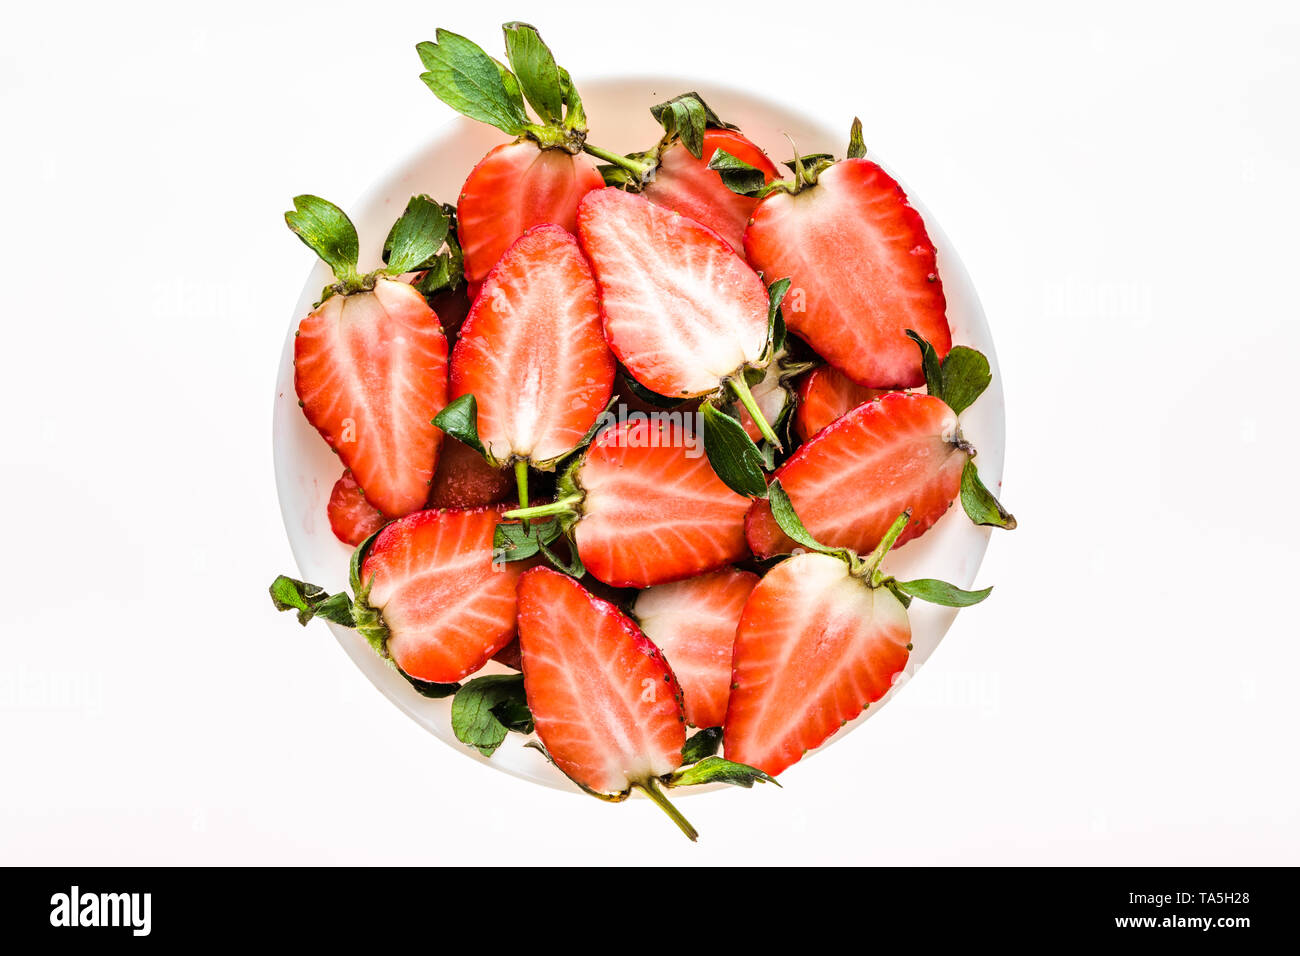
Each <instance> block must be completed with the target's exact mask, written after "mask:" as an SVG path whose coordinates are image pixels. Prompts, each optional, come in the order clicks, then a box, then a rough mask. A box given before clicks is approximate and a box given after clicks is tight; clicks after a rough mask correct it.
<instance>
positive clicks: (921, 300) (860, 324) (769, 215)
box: [745, 159, 952, 388]
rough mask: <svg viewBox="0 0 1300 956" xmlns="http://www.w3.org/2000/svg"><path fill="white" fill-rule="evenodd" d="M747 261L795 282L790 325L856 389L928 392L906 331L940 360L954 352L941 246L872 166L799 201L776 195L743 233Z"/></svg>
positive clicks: (854, 164)
mask: <svg viewBox="0 0 1300 956" xmlns="http://www.w3.org/2000/svg"><path fill="white" fill-rule="evenodd" d="M745 251H746V253H747V254H748V257H749V261H750V263H752V264H753V266H754V268H755V269H758V270H760V271H761V272H762V273H763V274H764V275H765V276H767V277H769V278H770V279H777V278H781V277H783V276H789V277H790V278H791V280H792V284H791V287H790V295H789V297H788V298H787V299H786V304H785V307H784V315H785V320H786V324H787V325H788V327H789V328H790V330H791V331H793V332H796V333H798V334H799V336H801V337H802V338H804V339H806V340H807V341H808V343H809V344H810V345H812V347H813V348H814V349H816V350H817V351H818V352H819V353H821V355H822V356H823V357H824V358H825V359H826V360H827V361H828V362H830V363H831V364H832V365H834V366H835V367H836V368H838V369H840V371H842V372H843V373H844V374H845V375H847V376H848V377H849V378H851V379H853V381H855V382H857V383H858V384H859V385H863V386H866V387H868V388H910V387H913V386H917V385H921V384H923V383H924V381H925V378H924V376H923V375H922V373H921V360H920V355H919V354H918V352H917V349H916V346H915V345H914V344H912V342H911V341H910V340H909V339H908V338H907V336H906V332H907V330H908V329H912V330H914V331H916V332H918V333H920V334H921V335H922V336H923V337H924V338H926V339H928V340H929V342H930V344H931V345H933V346H934V349H935V352H936V353H937V354H938V356H939V357H940V358H943V356H944V355H945V354H947V352H948V349H949V347H950V346H951V345H952V336H951V333H950V331H949V329H948V320H947V316H946V314H945V309H946V302H945V299H944V294H943V283H942V282H940V281H939V273H938V270H937V266H936V264H935V248H934V244H933V243H932V242H931V241H930V237H929V235H928V234H927V233H926V231H925V223H923V222H922V221H921V216H920V214H919V213H918V212H917V211H916V210H915V209H913V208H912V206H911V205H910V204H909V203H908V201H907V195H906V194H905V193H904V192H903V190H902V188H901V187H900V186H899V185H898V183H897V182H895V181H894V180H893V179H892V178H891V177H890V176H889V174H888V173H886V172H885V171H884V170H883V169H881V168H880V167H879V166H877V165H876V164H875V163H872V162H869V161H868V160H865V159H846V160H843V161H841V162H838V163H835V164H834V165H832V166H829V167H827V168H826V169H824V170H823V171H822V172H821V173H820V175H819V177H818V180H817V183H816V185H812V186H807V187H805V188H804V189H802V190H801V191H800V192H798V193H797V194H794V195H791V194H790V193H788V192H784V191H777V192H774V193H772V194H771V195H769V196H768V197H767V198H766V199H764V200H763V201H762V202H760V203H759V205H758V208H757V209H756V210H755V211H754V217H753V221H752V222H751V223H750V225H749V228H748V229H747V230H746V231H745Z"/></svg>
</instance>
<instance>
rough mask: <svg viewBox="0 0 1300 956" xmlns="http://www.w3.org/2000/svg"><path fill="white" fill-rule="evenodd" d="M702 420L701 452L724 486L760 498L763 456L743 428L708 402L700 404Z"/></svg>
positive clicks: (763, 481)
mask: <svg viewBox="0 0 1300 956" xmlns="http://www.w3.org/2000/svg"><path fill="white" fill-rule="evenodd" d="M700 416H701V418H702V420H703V423H704V453H705V454H706V455H708V456H709V464H710V465H712V466H713V470H714V472H715V473H716V474H717V476H718V477H719V478H721V479H722V481H723V482H724V483H725V484H726V486H727V487H728V488H730V489H731V490H732V491H734V492H736V494H739V495H745V496H746V497H749V498H761V497H763V495H764V494H765V493H766V491H767V479H766V478H765V477H764V476H763V456H762V454H761V453H760V452H759V450H758V446H757V445H755V444H754V441H753V439H751V438H750V437H749V436H748V435H747V434H745V427H744V426H743V425H741V424H740V422H738V421H737V420H736V419H734V418H732V417H731V416H730V415H728V414H727V413H726V412H723V411H720V410H719V409H718V408H716V407H715V406H714V405H713V404H712V403H711V402H705V403H704V404H703V405H701V406H700Z"/></svg>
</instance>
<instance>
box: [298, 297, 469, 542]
mask: <svg viewBox="0 0 1300 956" xmlns="http://www.w3.org/2000/svg"><path fill="white" fill-rule="evenodd" d="M294 388H295V389H296V391H297V393H298V399H299V401H300V402H301V404H302V409H303V412H304V414H306V416H307V420H308V421H309V422H311V424H312V425H313V426H314V427H315V428H316V429H317V430H318V431H319V432H320V433H321V435H322V437H324V439H325V441H326V442H328V443H329V446H330V447H331V448H333V449H334V450H335V451H336V452H338V455H339V458H341V459H342V461H343V464H344V466H345V467H346V468H348V469H350V470H351V471H352V474H353V475H354V476H355V477H356V480H357V483H358V484H359V485H360V486H361V487H362V488H363V489H365V494H366V500H368V501H369V502H370V503H371V504H373V505H374V506H375V507H376V508H378V509H379V510H380V511H382V512H383V513H384V514H385V515H387V516H389V517H400V516H401V515H404V514H408V513H409V512H412V511H415V510H416V509H418V508H420V507H422V506H423V505H424V501H425V498H426V497H427V496H428V494H429V481H430V479H431V478H432V477H433V470H434V466H435V465H436V464H437V460H438V448H439V446H440V445H441V443H442V432H441V431H439V430H438V429H437V428H435V427H434V426H433V416H434V415H436V414H437V413H438V411H439V410H440V409H441V408H442V407H443V405H445V404H446V403H447V340H446V338H445V337H444V336H443V334H442V327H441V326H440V325H439V323H438V316H437V315H435V314H434V312H433V310H432V309H430V308H429V306H428V304H427V303H426V302H425V301H424V298H423V296H421V295H420V294H419V293H418V292H416V291H415V289H413V288H411V286H410V285H408V284H407V283H405V282H401V281H398V280H395V279H388V278H378V279H375V280H374V287H373V289H371V290H362V291H356V292H352V293H349V294H344V293H340V294H335V295H331V296H330V297H329V298H328V299H326V300H325V302H324V303H323V304H322V305H321V306H320V307H319V308H317V309H316V310H315V311H314V312H312V313H311V314H310V315H309V316H307V318H305V319H303V320H302V323H301V324H300V325H299V327H298V335H297V338H296V339H295V340H294Z"/></svg>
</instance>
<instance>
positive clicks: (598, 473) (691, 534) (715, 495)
mask: <svg viewBox="0 0 1300 956" xmlns="http://www.w3.org/2000/svg"><path fill="white" fill-rule="evenodd" d="M578 482H579V484H580V485H581V486H582V489H583V491H584V492H585V498H584V500H583V503H582V517H581V519H580V520H579V521H578V523H577V526H576V529H575V536H576V539H577V544H578V554H579V556H580V557H581V558H582V561H583V564H585V565H586V567H587V570H588V571H590V572H591V573H592V574H593V575H594V576H595V577H597V578H598V579H600V580H601V581H604V582H605V583H606V584H611V585H613V586H615V587H636V588H643V587H649V586H651V585H654V584H663V583H666V582H668V581H676V580H679V579H681V578H687V577H690V576H691V575H694V574H701V573H703V572H705V571H712V570H714V569H716V568H720V567H722V566H723V565H726V564H730V563H731V562H733V561H739V560H741V559H742V558H744V557H746V556H747V555H748V553H749V549H748V547H747V545H746V543H745V514H746V512H747V511H748V510H749V499H748V498H746V497H744V496H743V495H738V494H736V493H735V492H734V491H732V490H731V489H730V488H728V487H727V486H726V485H725V484H723V482H722V480H721V479H720V478H719V477H718V476H717V475H716V474H715V473H714V471H713V468H712V466H710V465H709V460H708V458H706V457H705V456H704V453H703V447H702V445H701V444H699V443H698V436H697V435H694V434H693V433H691V432H689V431H688V430H687V429H686V428H685V427H684V426H683V425H682V424H679V423H678V422H676V421H673V420H671V419H669V420H664V419H659V420H653V419H652V420H648V421H647V420H645V419H634V420H629V421H626V422H621V423H620V424H618V425H616V426H614V427H611V428H607V429H605V430H604V431H603V432H601V433H600V434H599V435H598V436H597V437H596V440H595V441H594V442H593V443H592V445H591V449H590V451H589V452H588V454H587V458H586V460H585V461H584V462H583V465H582V467H581V469H580V471H579V472H578Z"/></svg>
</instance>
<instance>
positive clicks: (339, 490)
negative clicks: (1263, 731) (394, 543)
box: [326, 470, 388, 548]
mask: <svg viewBox="0 0 1300 956" xmlns="http://www.w3.org/2000/svg"><path fill="white" fill-rule="evenodd" d="M326 513H327V514H328V515H329V519H330V530H331V531H333V532H334V537H336V538H338V539H339V540H340V541H342V542H343V543H344V544H350V545H352V547H354V548H355V547H356V546H357V545H359V544H360V543H361V542H362V541H365V540H366V538H368V537H370V536H371V535H372V534H374V533H375V532H376V531H378V530H379V529H380V528H382V527H383V526H384V523H385V522H386V521H387V520H388V519H387V518H385V517H384V516H383V514H382V513H381V512H380V510H379V509H378V508H376V507H375V506H374V505H372V504H371V503H370V502H368V501H366V496H365V494H364V493H363V492H362V491H361V486H360V485H358V484H357V480H356V479H355V478H353V477H352V472H350V471H347V470H344V472H343V474H342V476H341V477H340V478H339V480H338V481H336V482H334V490H333V491H331V492H330V502H329V506H328V507H327V508H326Z"/></svg>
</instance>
